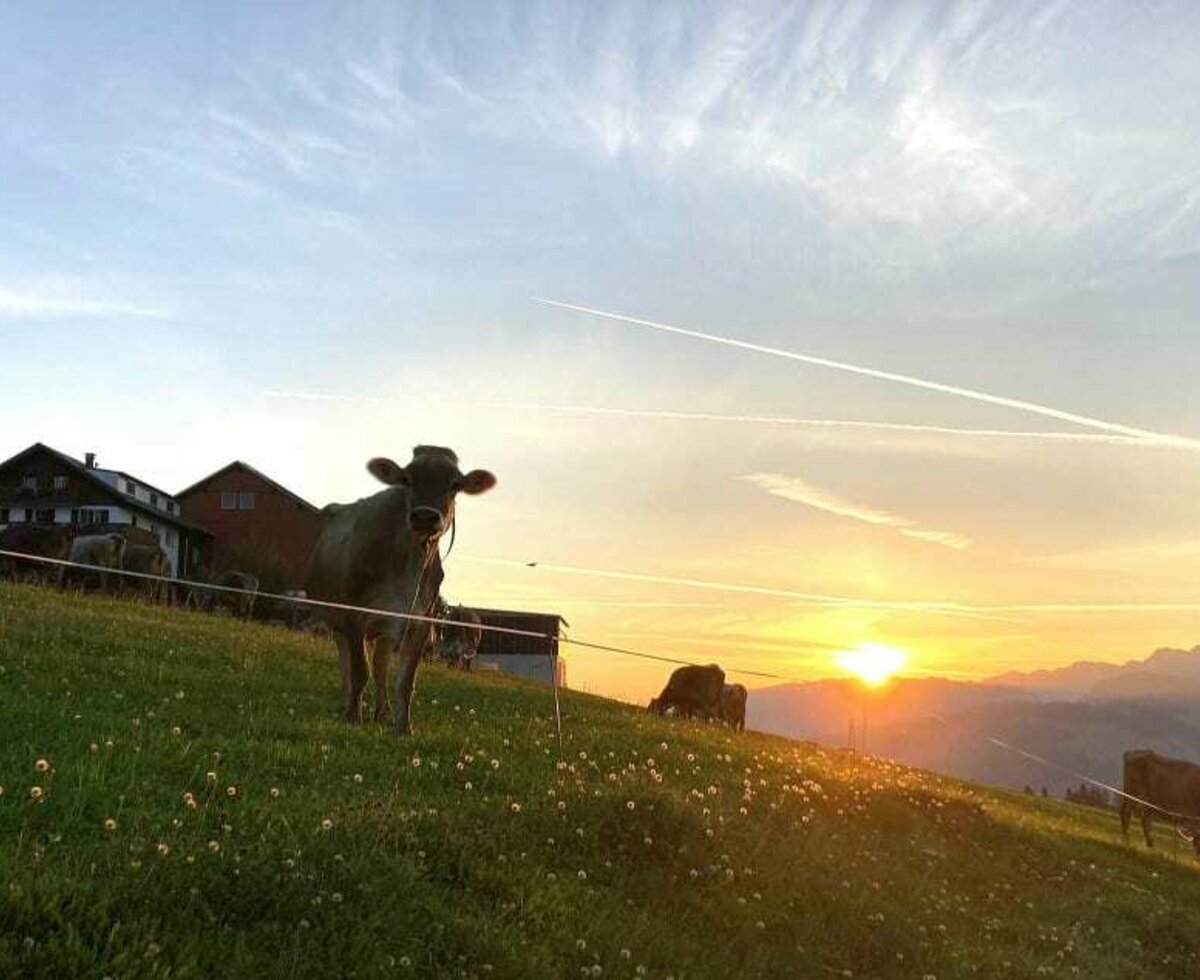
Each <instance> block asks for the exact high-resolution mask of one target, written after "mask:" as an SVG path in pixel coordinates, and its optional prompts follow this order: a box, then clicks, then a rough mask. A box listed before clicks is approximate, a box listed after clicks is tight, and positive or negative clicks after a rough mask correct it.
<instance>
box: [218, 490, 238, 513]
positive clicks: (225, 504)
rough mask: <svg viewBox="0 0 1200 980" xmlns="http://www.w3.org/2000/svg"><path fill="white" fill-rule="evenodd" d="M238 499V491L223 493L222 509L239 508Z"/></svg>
mask: <svg viewBox="0 0 1200 980" xmlns="http://www.w3.org/2000/svg"><path fill="white" fill-rule="evenodd" d="M237 500H238V495H237V494H236V493H223V494H221V510H237Z"/></svg>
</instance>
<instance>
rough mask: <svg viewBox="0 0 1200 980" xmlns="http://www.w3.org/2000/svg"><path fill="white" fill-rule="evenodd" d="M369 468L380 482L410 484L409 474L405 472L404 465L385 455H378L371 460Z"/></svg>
mask: <svg viewBox="0 0 1200 980" xmlns="http://www.w3.org/2000/svg"><path fill="white" fill-rule="evenodd" d="M367 470H368V472H369V473H370V474H371V475H372V476H373V477H375V479H376V480H378V481H379V482H380V483H386V484H388V485H389V486H397V485H399V486H408V474H407V473H405V472H404V467H403V466H401V465H399V464H398V463H396V462H393V461H392V460H390V459H388V458H387V457H385V456H376V457H375V458H374V459H372V460H371V461H369V462H368V463H367Z"/></svg>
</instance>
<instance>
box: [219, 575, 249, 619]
mask: <svg viewBox="0 0 1200 980" xmlns="http://www.w3.org/2000/svg"><path fill="white" fill-rule="evenodd" d="M214 584H215V585H220V586H223V587H224V588H226V589H237V590H238V591H237V592H222V591H220V590H217V589H210V590H209V597H210V598H209V605H210V606H211V607H212V609H213V611H214V612H227V613H229V614H230V615H231V616H236V617H238V618H240V619H249V618H250V616H251V614H252V613H253V612H254V597H255V596H256V595H257V594H258V576H257V575H251V574H250V573H249V572H235V571H233V570H229V571H225V572H222V573H221V574H220V575H218V576H217V579H216V582H215V583H214Z"/></svg>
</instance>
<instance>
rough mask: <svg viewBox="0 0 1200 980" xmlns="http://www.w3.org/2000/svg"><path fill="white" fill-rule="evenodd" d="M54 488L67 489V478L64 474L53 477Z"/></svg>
mask: <svg viewBox="0 0 1200 980" xmlns="http://www.w3.org/2000/svg"><path fill="white" fill-rule="evenodd" d="M54 489H55V490H66V489H67V478H66V477H65V476H56V477H55V478H54Z"/></svg>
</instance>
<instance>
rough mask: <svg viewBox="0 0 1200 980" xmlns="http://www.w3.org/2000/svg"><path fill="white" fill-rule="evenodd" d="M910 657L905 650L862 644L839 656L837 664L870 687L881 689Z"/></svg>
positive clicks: (876, 644)
mask: <svg viewBox="0 0 1200 980" xmlns="http://www.w3.org/2000/svg"><path fill="white" fill-rule="evenodd" d="M907 659H908V657H907V656H906V655H905V653H904V651H903V650H897V649H896V648H895V647H889V646H884V645H883V644H881V643H860V644H859V645H858V646H857V647H855V648H854V649H853V650H845V651H843V652H842V653H839V654H838V655H837V664H838V666H839V667H841V668H842V669H843V670H845V671H847V672H849V673H851V674H853V675H854V676H855V677H857V678H858V679H859V680H861V681H862V682H863V683H864V684H866V685H867V686H868V687H879V686H880V685H881V684H884V683H886V682H887V681H888V680H889V679H890V678H891V677H892V676H893V675H894V674H895V673H896V672H897V671H898V670H900V669H901V668H902V667H903V666H904V664H905V661H907Z"/></svg>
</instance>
